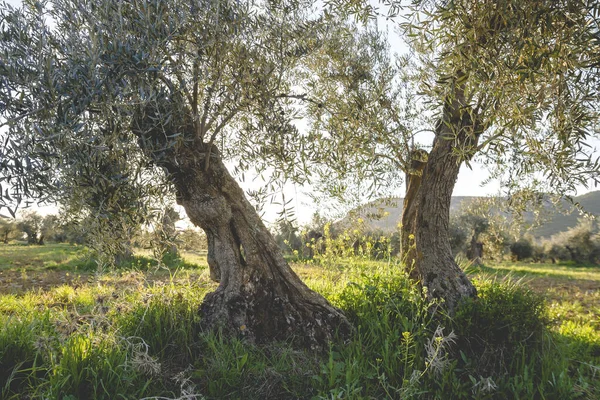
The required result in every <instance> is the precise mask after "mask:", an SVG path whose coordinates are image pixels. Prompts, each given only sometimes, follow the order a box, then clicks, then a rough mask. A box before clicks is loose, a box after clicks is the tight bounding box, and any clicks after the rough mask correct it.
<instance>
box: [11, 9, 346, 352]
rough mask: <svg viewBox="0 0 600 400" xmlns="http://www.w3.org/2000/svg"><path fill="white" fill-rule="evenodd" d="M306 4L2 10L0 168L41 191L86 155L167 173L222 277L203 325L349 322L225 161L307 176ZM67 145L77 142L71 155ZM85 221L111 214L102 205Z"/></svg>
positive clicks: (238, 327) (263, 333)
mask: <svg viewBox="0 0 600 400" xmlns="http://www.w3.org/2000/svg"><path fill="white" fill-rule="evenodd" d="M310 6H311V3H310V2H303V1H300V2H293V3H292V2H290V3H288V2H285V1H266V2H260V1H258V2H243V3H241V2H237V1H228V0H222V1H219V2H216V3H213V2H210V3H207V2H206V1H203V0H195V1H183V0H181V1H161V0H158V1H153V2H147V1H141V0H140V1H137V0H132V1H127V2H125V1H123V2H106V1H100V0H97V1H83V0H54V1H48V2H43V3H42V2H34V1H26V2H25V6H24V7H23V9H21V10H13V9H11V8H9V7H3V8H2V11H1V18H0V21H2V23H1V35H0V38H1V40H0V50H1V52H2V54H3V55H4V56H5V57H3V63H2V65H1V69H2V76H3V85H2V87H0V90H1V93H0V95H1V98H2V102H3V104H2V106H1V108H0V111H1V112H2V118H3V120H4V121H6V122H5V123H4V124H3V125H5V126H6V127H7V128H8V132H7V133H4V134H3V135H4V136H5V137H8V138H10V139H11V140H9V146H8V147H7V148H6V149H4V150H3V155H2V156H3V160H2V164H0V165H2V175H3V177H4V179H3V180H6V181H9V183H10V184H11V185H12V188H13V193H12V194H13V196H12V197H13V198H17V197H18V196H30V197H32V196H33V197H38V198H40V197H41V198H43V197H44V196H45V195H47V194H46V192H47V190H50V192H52V191H54V190H55V189H56V188H58V189H60V186H61V179H68V172H69V171H72V170H73V169H76V168H78V167H79V168H86V166H88V165H89V164H90V160H106V159H108V160H113V159H115V160H122V159H123V158H124V157H126V159H127V166H128V168H129V170H131V171H134V175H132V176H130V177H129V178H128V182H129V183H130V184H131V185H143V183H144V179H143V177H144V176H145V174H153V173H156V171H159V172H160V173H163V174H164V175H165V177H166V178H165V179H166V181H167V182H168V183H169V184H170V185H171V187H172V188H173V189H174V192H175V194H176V198H177V202H178V203H179V204H180V205H182V206H183V207H184V208H185V210H186V213H187V215H188V217H189V218H190V220H191V221H192V223H194V224H195V225H196V226H199V227H201V228H202V229H203V230H204V231H205V232H206V236H207V240H208V263H209V266H210V270H211V276H212V277H214V278H215V279H217V280H219V281H220V285H219V287H218V288H217V290H216V291H215V292H213V293H211V294H209V295H207V296H206V298H205V300H204V303H203V305H202V308H201V313H202V319H201V323H202V325H203V326H204V327H207V328H209V327H210V328H212V327H215V326H221V327H222V328H223V329H224V330H225V331H228V332H231V333H235V334H239V335H242V336H245V337H247V338H249V339H250V340H256V341H270V340H274V339H285V338H288V337H292V336H300V337H301V342H302V343H303V344H305V345H311V346H312V345H322V344H324V343H325V342H326V341H327V340H330V339H331V338H332V337H333V335H334V334H335V332H336V331H338V330H339V332H341V333H343V332H347V331H348V329H349V325H348V322H347V321H346V319H345V318H344V317H343V315H342V314H341V313H340V312H339V311H338V310H337V309H335V308H334V307H332V306H331V305H329V304H328V303H327V301H326V300H325V299H324V298H323V297H321V296H320V295H318V294H316V293H314V292H313V291H311V290H309V289H308V287H307V286H306V285H305V284H304V283H302V281H301V280H300V279H299V278H298V277H297V276H296V274H295V273H294V272H293V271H292V270H291V269H290V267H289V266H288V265H287V263H286V262H285V260H284V258H283V256H282V255H281V252H280V251H279V250H278V248H277V245H276V243H275V241H274V240H273V238H272V236H271V234H270V233H269V231H268V230H267V228H266V227H265V226H264V224H263V222H262V221H261V220H260V217H259V216H258V214H257V213H256V211H255V209H254V207H253V206H252V205H251V204H250V203H249V202H248V200H247V199H246V197H245V196H244V193H243V191H242V189H241V188H240V187H239V185H238V183H237V182H236V180H235V179H234V178H233V177H232V176H231V174H230V173H229V171H228V170H227V168H226V166H225V161H226V160H235V161H236V162H237V170H238V171H244V170H247V169H248V168H250V167H251V168H253V169H255V170H257V171H259V172H261V171H264V170H265V169H266V167H267V166H269V167H271V168H273V170H274V171H275V178H280V179H284V178H292V179H296V180H301V177H302V176H303V175H305V172H304V171H305V169H303V167H305V166H306V163H305V157H304V155H305V154H306V153H307V152H310V151H311V149H310V146H311V145H310V142H308V141H306V140H304V139H305V138H304V137H303V136H302V135H298V132H297V129H296V128H295V126H294V125H293V124H292V123H291V118H292V116H293V114H294V107H293V105H294V100H293V99H294V98H296V97H297V96H295V95H294V92H293V90H292V86H293V81H292V80H291V78H292V77H293V76H294V71H295V68H296V67H298V66H299V62H300V61H301V60H302V58H303V57H305V56H306V55H307V54H308V53H310V52H311V51H312V50H313V49H315V48H317V47H318V46H319V43H320V41H319V37H318V35H319V32H320V29H321V27H322V24H321V22H320V19H319V17H318V15H317V16H312V15H314V14H312V13H311V11H310ZM74 143H80V144H81V145H82V146H81V150H80V151H79V152H77V153H74V152H72V151H70V150H71V149H72V148H73V145H74ZM306 143H309V144H306ZM305 144H306V146H307V147H306V148H305V147H303V146H305ZM313 146H314V144H313ZM67 153H68V154H69V155H70V158H69V159H68V161H67V162H65V161H64V159H63V157H62V156H63V155H64V154H67ZM22 160H25V162H23V161H22ZM48 171H51V172H52V174H49V173H48ZM56 175H58V178H56ZM65 176H66V178H65ZM110 176H112V178H111V180H113V181H114V180H116V179H118V178H117V177H116V176H113V175H110ZM163 188H164V187H163ZM94 221H96V222H98V223H103V222H110V224H109V223H107V225H106V226H107V227H108V228H110V225H111V224H114V223H115V221H114V217H113V216H112V215H111V216H110V219H108V220H106V221H103V220H102V219H99V218H97V219H95V220H94ZM116 223H118V224H120V223H121V222H120V221H116ZM106 232H108V230H106Z"/></svg>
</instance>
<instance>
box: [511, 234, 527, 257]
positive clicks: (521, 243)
mask: <svg viewBox="0 0 600 400" xmlns="http://www.w3.org/2000/svg"><path fill="white" fill-rule="evenodd" d="M510 253H511V254H512V257H513V259H514V260H516V261H523V260H526V259H528V258H531V257H532V256H533V244H532V243H531V241H530V240H528V239H525V238H522V239H519V240H518V241H516V242H514V243H513V244H511V245H510Z"/></svg>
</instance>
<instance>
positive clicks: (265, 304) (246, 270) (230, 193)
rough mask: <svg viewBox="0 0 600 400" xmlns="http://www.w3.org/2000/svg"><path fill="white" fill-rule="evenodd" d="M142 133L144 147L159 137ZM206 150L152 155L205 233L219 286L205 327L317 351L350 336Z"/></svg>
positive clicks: (194, 147) (205, 308)
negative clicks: (294, 267)
mask: <svg viewBox="0 0 600 400" xmlns="http://www.w3.org/2000/svg"><path fill="white" fill-rule="evenodd" d="M134 130H135V129H134ZM138 132H140V133H138V136H140V137H141V138H142V140H141V141H140V144H141V146H142V147H143V148H148V147H149V146H148V140H147V138H148V137H150V138H152V137H157V136H155V135H152V132H148V131H147V130H141V129H140V130H138ZM163 136H164V135H163ZM144 140H146V142H144ZM163 148H164V147H163ZM207 150H208V145H207V144H205V143H203V142H201V141H196V142H189V143H187V144H186V145H185V146H180V147H177V148H173V149H172V150H170V151H171V152H173V153H175V154H165V152H164V151H163V152H160V153H159V152H156V153H155V154H153V153H152V151H148V152H149V153H150V156H151V157H153V159H154V160H155V162H156V163H157V164H158V165H160V166H162V167H163V168H165V169H166V170H167V172H168V173H169V177H170V179H171V180H172V182H173V183H174V185H175V188H176V193H177V202H178V203H179V204H180V205H182V206H183V207H184V208H185V210H186V213H187V215H188V217H189V218H190V220H191V221H192V223H194V224H195V225H196V226H199V227H201V228H202V229H203V230H204V231H205V232H206V236H207V240H208V257H207V258H208V264H209V268H210V276H211V278H212V279H214V280H216V281H219V282H220V284H219V287H218V288H217V289H216V290H215V291H214V292H212V293H209V294H208V295H207V296H206V297H205V299H204V302H203V303H202V305H201V308H200V313H201V325H202V326H203V328H205V329H214V328H221V329H223V330H224V331H225V332H226V333H227V334H230V335H238V336H242V337H244V338H247V339H248V340H250V341H252V342H256V343H265V342H271V341H277V340H290V339H292V340H294V343H295V344H296V345H299V346H302V347H309V348H315V349H317V348H321V349H322V348H325V347H326V346H327V343H328V342H329V341H331V340H332V339H334V337H335V335H336V333H337V334H338V335H340V336H341V337H344V336H346V335H347V334H348V333H349V332H350V331H351V330H352V328H351V325H350V324H349V322H348V321H347V319H346V318H345V317H344V315H343V314H342V313H341V312H340V311H339V310H338V309H336V308H335V307H333V306H331V305H330V304H329V303H328V302H327V300H325V298H323V297H322V296H321V295H319V294H317V293H315V292H313V291H312V290H310V289H309V288H308V287H307V286H306V285H305V284H304V283H303V282H302V281H301V280H300V278H299V277H298V276H297V275H296V274H295V273H294V271H292V269H291V268H290V267H289V265H288V264H287V262H286V261H285V259H284V258H283V255H282V253H281V251H280V250H279V247H278V246H277V244H276V242H275V240H274V239H273V237H272V235H271V233H270V232H269V230H268V229H267V228H266V227H265V225H264V224H263V222H262V220H261V219H260V216H259V215H258V214H257V212H256V210H255V209H254V207H253V206H252V205H251V204H250V203H249V202H248V200H247V199H246V197H245V195H244V192H243V190H242V189H241V188H240V186H239V185H238V183H237V182H236V181H235V179H233V177H232V176H231V175H230V174H229V172H228V171H227V169H226V167H225V165H224V164H223V162H222V160H221V158H220V155H219V152H218V150H217V149H216V147H212V148H210V151H207ZM207 154H208V155H209V157H210V162H208V163H207V162H206V159H205V158H206V155H207Z"/></svg>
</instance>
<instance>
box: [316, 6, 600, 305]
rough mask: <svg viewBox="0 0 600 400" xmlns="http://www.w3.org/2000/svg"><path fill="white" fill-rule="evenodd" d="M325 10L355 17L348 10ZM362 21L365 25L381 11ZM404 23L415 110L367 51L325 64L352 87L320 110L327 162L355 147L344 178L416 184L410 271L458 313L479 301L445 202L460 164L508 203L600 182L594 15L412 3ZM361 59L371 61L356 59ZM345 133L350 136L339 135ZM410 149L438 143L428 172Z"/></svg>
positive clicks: (409, 213) (586, 9)
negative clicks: (392, 171) (504, 194)
mask: <svg viewBox="0 0 600 400" xmlns="http://www.w3.org/2000/svg"><path fill="white" fill-rule="evenodd" d="M391 3H392V7H391V8H390V12H391V14H398V12H399V9H400V7H401V5H402V3H401V2H391ZM352 4H354V5H356V4H357V3H356V2H353V3H352ZM330 5H331V6H332V7H334V8H335V7H337V9H338V10H339V9H340V8H341V9H343V10H345V11H350V12H355V11H356V7H349V6H348V5H347V4H346V3H343V2H337V1H336V2H331V3H330ZM362 10H363V11H364V12H362V14H361V15H363V16H365V15H368V14H369V13H373V12H374V10H375V9H374V8H372V7H369V6H365V7H363V8H362ZM403 12H404V15H405V19H404V21H406V22H402V23H401V24H400V27H401V29H402V32H403V33H404V36H405V38H406V39H407V41H408V43H409V45H410V47H411V50H412V53H413V54H414V55H415V57H414V58H413V61H412V62H413V65H414V68H413V69H412V74H413V77H414V78H415V79H416V80H414V81H412V82H414V84H416V85H417V86H418V90H415V91H414V94H413V95H412V96H413V97H414V96H417V99H416V101H412V102H408V103H407V102H405V101H404V102H400V103H398V102H397V101H396V100H395V99H394V97H391V96H390V93H400V94H402V89H403V88H404V87H406V88H408V89H407V92H408V93H409V92H411V91H412V90H414V86H411V84H410V83H406V85H405V86H402V85H399V86H398V82H400V83H401V84H405V82H411V80H410V79H409V80H405V79H400V77H402V75H398V73H397V72H396V73H395V72H394V71H393V69H390V68H391V67H389V66H390V65H391V63H389V62H386V61H385V59H384V58H382V56H380V55H376V54H372V55H371V56H370V57H371V59H372V61H367V59H368V58H369V54H368V53H364V52H361V51H360V50H357V51H352V52H351V54H345V53H343V52H338V53H335V52H334V51H331V52H330V55H331V57H332V59H334V60H335V61H333V62H331V63H330V64H329V65H330V66H334V67H336V72H335V73H331V68H324V69H325V71H326V72H325V74H321V75H322V76H323V75H328V76H329V79H334V78H336V76H338V75H339V76H341V78H338V79H337V81H336V84H337V85H343V82H344V80H345V79H349V81H350V82H354V84H353V86H352V85H348V86H344V89H345V90H341V91H340V92H341V93H344V94H345V96H339V95H338V97H341V99H340V100H338V101H337V103H336V102H335V99H333V97H334V94H335V85H333V84H331V85H330V87H331V86H333V88H334V89H332V90H329V91H328V93H327V95H328V97H327V98H328V99H332V101H333V103H332V104H333V105H332V107H331V108H330V109H328V108H327V107H322V109H323V110H324V111H321V112H320V116H321V118H320V119H319V120H318V121H319V123H320V126H319V128H320V129H322V130H324V131H328V132H330V134H329V136H330V137H331V138H333V139H335V140H334V142H335V144H333V146H335V150H332V151H335V152H337V153H341V154H348V153H349V152H350V150H351V149H352V150H354V149H355V148H357V149H360V150H354V152H355V153H356V154H370V155H372V157H363V158H351V160H357V164H356V165H353V166H352V167H351V168H347V165H348V164H347V163H346V164H343V163H342V164H341V166H340V167H338V168H340V170H341V171H344V172H346V173H348V172H351V171H352V170H357V169H358V168H357V167H358V165H362V162H363V161H364V160H369V164H372V165H377V166H378V167H382V169H385V168H387V167H385V166H384V164H389V165H388V167H389V166H394V165H395V166H396V167H397V168H398V169H402V171H404V172H405V173H406V174H407V176H410V178H408V179H407V181H408V184H409V185H410V186H411V188H410V190H409V194H411V196H408V195H407V198H410V200H409V202H407V204H405V211H404V215H403V225H402V229H403V237H405V238H408V237H412V235H414V238H415V245H414V246H415V247H414V249H415V251H414V252H413V253H411V254H407V258H408V259H409V262H408V264H409V265H412V264H414V270H415V272H416V275H417V276H418V278H419V280H420V282H421V284H422V285H424V286H426V287H428V295H429V296H431V297H437V298H443V299H444V300H445V301H446V306H447V307H448V308H449V309H450V310H452V309H453V308H454V307H455V305H456V304H457V303H458V302H459V301H460V299H461V298H464V297H470V296H475V295H476V291H475V289H474V287H473V285H472V284H471V282H470V281H469V280H468V279H467V277H466V276H465V275H464V273H463V272H462V271H461V270H460V268H459V267H458V266H457V265H456V263H455V261H454V258H453V257H452V250H451V248H450V242H449V217H450V216H449V210H450V199H451V195H452V192H453V189H454V185H455V182H456V179H457V176H458V172H459V169H460V166H461V165H462V164H463V163H465V164H466V165H470V162H471V161H472V160H473V159H474V158H475V157H477V159H478V160H479V161H482V162H483V163H484V164H485V165H487V166H488V167H489V168H490V169H491V171H492V177H498V178H501V179H502V181H503V183H504V184H505V186H506V187H507V188H508V193H509V196H512V195H513V194H515V193H516V192H517V190H520V193H527V194H528V195H527V196H522V198H523V199H531V198H533V197H534V196H537V195H536V193H537V192H553V193H561V194H572V193H574V192H575V190H576V187H577V185H586V186H587V185H588V184H589V183H590V181H597V179H598V173H599V165H600V163H598V161H596V160H595V159H593V157H592V155H593V154H592V152H593V150H592V147H591V146H590V138H592V137H593V136H594V135H595V133H596V131H595V127H596V126H597V125H596V124H597V122H598V114H597V105H598V87H599V85H598V79H599V78H600V74H598V67H599V66H600V51H599V50H600V41H599V40H598V37H599V33H598V32H599V27H598V18H597V16H598V13H599V5H598V3H597V2H588V1H585V0H573V1H568V2H566V3H556V2H555V1H552V0H547V1H526V2H523V1H517V0H502V1H496V0H480V1H475V2H474V1H468V0H464V1H452V2H446V1H440V2H438V1H417V2H412V3H411V4H410V5H408V6H407V7H406V8H405V9H404V11H403ZM370 37H372V38H373V37H375V36H374V35H371V36H370ZM377 46H379V47H381V46H380V45H377ZM377 46H370V47H369V48H371V49H373V48H377ZM363 54H364V58H365V61H362V60H360V59H359V58H360V55H363ZM377 54H379V52H377ZM404 65H407V64H406V63H405V64H404ZM355 66H356V67H355ZM368 66H371V67H370V68H369V67H368ZM357 72H358V73H357ZM390 74H391V75H392V76H396V78H390V77H389V76H390ZM338 87H339V86H338ZM384 88H385V89H384ZM394 88H398V89H396V92H394V91H393V89H394ZM349 89H350V90H349ZM417 93H418V95H417ZM402 97H404V98H407V97H408V98H410V95H403V96H400V98H402ZM364 99H370V101H368V102H364V101H363V100H364ZM324 104H329V103H328V102H324ZM365 104H366V105H367V106H366V107H365V106H364V105H365ZM402 104H408V105H409V106H415V105H416V106H423V107H424V108H423V110H422V112H421V113H420V114H421V115H423V116H424V118H423V119H422V122H423V125H421V126H419V127H418V128H417V129H414V130H413V128H412V127H411V125H409V122H408V121H411V119H410V118H407V119H405V117H406V116H408V117H410V116H411V115H412V114H414V113H412V112H406V107H405V108H403V107H402ZM398 111H399V112H400V113H398V114H397V115H396V116H394V114H395V112H398ZM409 111H410V109H409ZM378 115H380V116H381V118H377V116H378ZM323 120H324V121H326V122H327V124H328V125H327V126H326V125H324V124H323V123H322V122H321V121H323ZM359 121H365V122H366V123H365V125H363V126H364V127H365V129H366V130H365V131H361V130H360V127H359V128H358V129H350V128H351V127H350V126H349V125H351V124H356V125H359ZM378 121H379V122H378ZM336 124H337V125H336ZM341 125H346V127H345V129H337V128H339V126H341ZM394 125H396V127H397V128H394ZM366 127H368V128H366ZM423 130H425V132H426V133H425V134H421V135H420V136H418V135H417V131H423ZM331 132H333V133H331ZM413 138H414V139H415V141H414V143H415V146H416V149H418V147H419V146H418V144H419V143H420V142H422V141H424V140H426V139H427V140H430V143H431V146H430V148H425V149H426V150H427V153H428V154H427V158H426V160H425V158H424V157H422V156H419V158H418V160H419V161H422V162H424V165H423V167H422V171H420V169H415V168H413V167H411V164H412V160H413V159H414V158H415V157H414V155H415V154H416V153H414V152H412V151H411V150H415V148H412V149H411V147H412V146H411V144H412V143H411V140H412V139H413ZM431 138H433V140H432V141H431ZM399 150H400V151H399ZM335 166H336V167H337V165H335ZM366 171H367V172H369V171H372V172H374V173H371V174H370V175H368V174H367V173H364V172H362V170H361V172H359V173H358V175H359V177H361V176H362V177H363V178H365V177H366V178H367V182H368V181H369V180H376V179H378V178H379V177H386V176H385V175H378V174H377V173H376V172H377V171H375V169H374V168H371V169H369V168H367V169H366ZM540 172H541V174H542V175H543V176H544V179H543V180H540V179H539V174H540ZM413 176H417V177H418V179H417V180H415V181H414V183H415V185H411V180H412V178H413ZM387 179H389V176H387ZM383 181H384V182H385V180H383ZM523 189H525V191H523ZM406 247H408V246H406ZM411 259H412V260H413V261H412V262H411V261H410V260H411Z"/></svg>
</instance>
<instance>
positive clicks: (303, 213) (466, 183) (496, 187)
mask: <svg viewBox="0 0 600 400" xmlns="http://www.w3.org/2000/svg"><path fill="white" fill-rule="evenodd" d="M7 2H8V3H9V4H12V5H18V4H20V3H21V1H20V0H7ZM381 25H385V21H382V22H381V23H380V26H381ZM388 31H389V34H390V43H391V51H392V52H393V53H401V52H403V49H404V48H405V47H404V44H403V43H402V41H401V39H400V38H399V37H398V36H396V35H394V34H393V29H392V28H388ZM472 165H473V169H472V170H471V169H469V168H467V167H466V166H463V167H462V168H461V170H460V174H459V177H458V181H457V183H456V187H455V190H454V195H455V196H491V195H497V194H500V190H501V188H500V184H499V182H497V181H495V182H491V183H489V184H488V185H486V186H481V184H482V182H483V181H484V180H485V179H486V178H487V177H488V173H487V171H486V170H485V169H483V168H482V167H481V165H479V164H476V163H473V164H472ZM256 184H257V183H256V182H255V183H254V186H255V185H256ZM250 186H251V185H248V184H242V187H244V188H245V189H249V188H250ZM400 187H401V188H400V189H399V191H398V193H397V195H398V196H400V197H402V196H403V195H404V193H403V191H404V185H400ZM309 190H310V188H303V187H298V186H294V185H291V184H290V185H287V186H286V189H285V194H286V198H292V199H293V200H292V203H291V204H292V205H293V206H295V208H296V218H297V220H298V222H299V223H301V224H303V223H307V222H309V221H310V218H311V217H312V214H313V213H314V212H315V211H316V209H315V207H314V205H311V200H310V198H309V197H308V196H306V195H304V194H303V192H307V191H309ZM585 192H587V190H582V191H580V192H579V193H578V194H583V193H585ZM54 210H55V209H54V208H52V207H49V208H48V207H46V208H44V209H43V210H41V211H42V212H44V213H51V212H55V211H54ZM265 210H266V212H265V215H264V218H265V220H266V221H267V222H273V221H274V220H275V219H276V216H277V212H278V210H279V207H277V206H270V207H269V206H265ZM182 214H183V213H182Z"/></svg>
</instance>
